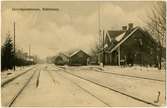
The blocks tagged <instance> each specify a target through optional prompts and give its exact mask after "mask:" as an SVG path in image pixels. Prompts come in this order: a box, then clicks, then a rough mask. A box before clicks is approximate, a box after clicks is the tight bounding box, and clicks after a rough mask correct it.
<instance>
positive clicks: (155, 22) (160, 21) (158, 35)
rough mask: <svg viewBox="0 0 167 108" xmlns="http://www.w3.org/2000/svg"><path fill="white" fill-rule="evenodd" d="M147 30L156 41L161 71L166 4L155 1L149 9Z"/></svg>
mask: <svg viewBox="0 0 167 108" xmlns="http://www.w3.org/2000/svg"><path fill="white" fill-rule="evenodd" d="M146 23H147V29H148V30H149V32H150V33H151V35H152V36H153V37H154V38H155V39H156V40H157V42H158V44H159V47H158V48H157V50H158V57H157V59H158V68H159V69H161V58H162V47H165V45H166V2H165V1H157V2H155V4H154V6H153V7H152V9H151V14H149V16H148V20H147V22H146Z"/></svg>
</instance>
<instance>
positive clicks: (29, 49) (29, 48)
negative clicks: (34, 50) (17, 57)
mask: <svg viewBox="0 0 167 108" xmlns="http://www.w3.org/2000/svg"><path fill="white" fill-rule="evenodd" d="M28 52H29V58H30V56H31V45H30V44H29V46H28Z"/></svg>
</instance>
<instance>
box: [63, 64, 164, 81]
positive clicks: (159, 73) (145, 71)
mask: <svg viewBox="0 0 167 108" xmlns="http://www.w3.org/2000/svg"><path fill="white" fill-rule="evenodd" d="M63 68H68V69H70V70H96V71H104V72H111V73H117V74H122V75H130V76H137V77H144V78H151V79H157V80H163V81H165V77H166V76H165V74H166V71H165V70H164V69H162V70H158V69H157V68H154V67H141V66H133V67H121V66H104V67H101V66H79V67H76V66H63Z"/></svg>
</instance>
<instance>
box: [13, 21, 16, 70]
mask: <svg viewBox="0 0 167 108" xmlns="http://www.w3.org/2000/svg"><path fill="white" fill-rule="evenodd" d="M13 24H14V68H13V69H14V71H15V70H16V67H15V66H16V59H15V57H16V35H15V24H16V23H15V21H14V23H13Z"/></svg>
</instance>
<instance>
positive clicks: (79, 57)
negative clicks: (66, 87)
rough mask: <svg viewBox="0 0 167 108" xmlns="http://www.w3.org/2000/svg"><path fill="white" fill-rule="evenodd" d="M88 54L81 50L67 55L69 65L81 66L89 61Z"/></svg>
mask: <svg viewBox="0 0 167 108" xmlns="http://www.w3.org/2000/svg"><path fill="white" fill-rule="evenodd" d="M89 58H90V56H89V55H88V54H87V53H85V52H84V51H82V50H78V51H75V52H74V53H72V54H71V55H70V57H69V65H74V66H81V65H87V64H88V63H89Z"/></svg>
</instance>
